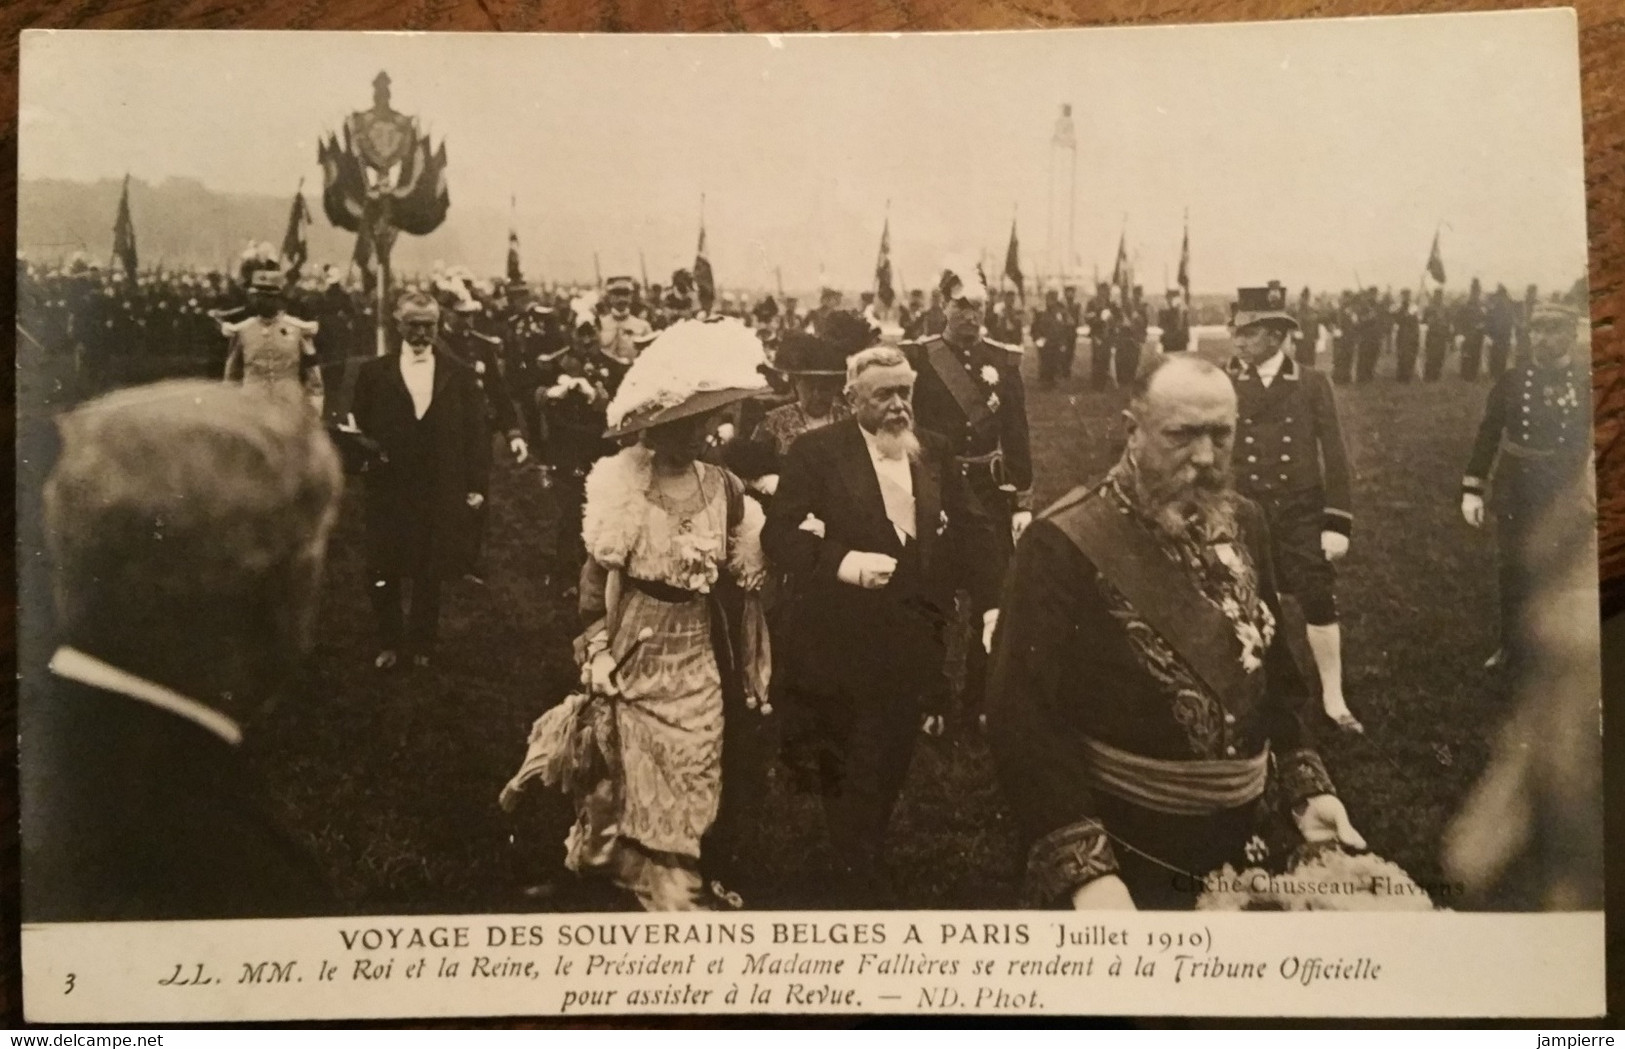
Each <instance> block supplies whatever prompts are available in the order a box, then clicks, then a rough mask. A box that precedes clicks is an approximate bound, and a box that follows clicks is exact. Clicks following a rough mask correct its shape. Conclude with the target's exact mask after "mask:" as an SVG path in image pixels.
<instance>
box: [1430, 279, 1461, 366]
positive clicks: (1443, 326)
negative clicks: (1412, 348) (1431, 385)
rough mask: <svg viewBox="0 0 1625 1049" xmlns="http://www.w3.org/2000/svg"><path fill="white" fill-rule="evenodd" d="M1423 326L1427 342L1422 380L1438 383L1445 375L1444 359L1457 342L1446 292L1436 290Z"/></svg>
mask: <svg viewBox="0 0 1625 1049" xmlns="http://www.w3.org/2000/svg"><path fill="white" fill-rule="evenodd" d="M1422 326H1423V327H1424V328H1425V329H1426V334H1425V336H1424V338H1425V340H1426V342H1425V345H1424V347H1423V351H1422V380H1423V381H1424V382H1438V381H1439V376H1441V375H1443V374H1444V359H1445V356H1446V355H1447V354H1448V353H1449V352H1450V346H1451V344H1452V343H1453V342H1454V341H1455V333H1454V332H1452V331H1451V329H1450V311H1449V310H1447V309H1445V305H1444V292H1443V291H1440V290H1438V289H1435V290H1434V292H1433V299H1432V300H1431V301H1430V302H1429V303H1428V306H1427V309H1425V310H1423V311H1422Z"/></svg>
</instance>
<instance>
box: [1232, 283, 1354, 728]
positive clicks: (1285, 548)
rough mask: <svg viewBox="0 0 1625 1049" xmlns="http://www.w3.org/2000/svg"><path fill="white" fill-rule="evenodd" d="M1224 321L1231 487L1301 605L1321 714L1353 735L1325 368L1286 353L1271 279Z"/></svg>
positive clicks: (1333, 409)
mask: <svg viewBox="0 0 1625 1049" xmlns="http://www.w3.org/2000/svg"><path fill="white" fill-rule="evenodd" d="M1231 326H1232V329H1233V330H1234V333H1235V341H1236V356H1235V357H1234V358H1233V359H1232V360H1231V361H1230V364H1229V366H1228V368H1227V370H1228V371H1229V373H1230V378H1231V380H1232V381H1233V382H1234V383H1235V384H1236V395H1237V397H1238V398H1239V400H1240V405H1241V422H1240V425H1239V426H1238V428H1237V438H1238V440H1237V441H1236V445H1235V466H1236V487H1237V489H1238V490H1239V491H1240V492H1241V494H1243V495H1245V496H1247V497H1248V498H1249V499H1252V500H1254V501H1255V502H1257V503H1258V505H1259V506H1260V507H1261V508H1262V509H1263V511H1264V520H1265V521H1266V522H1267V524H1268V525H1269V535H1270V541H1271V548H1272V551H1273V560H1274V563H1275V571H1276V572H1277V574H1278V575H1277V580H1278V583H1277V585H1278V586H1279V588H1280V591H1281V593H1283V594H1289V595H1291V596H1292V597H1294V598H1296V599H1297V602H1298V604H1299V606H1300V607H1301V608H1302V610H1303V618H1304V621H1305V622H1306V623H1307V625H1308V635H1309V649H1310V651H1311V652H1312V653H1313V654H1314V659H1315V668H1316V670H1317V672H1318V673H1319V677H1320V691H1321V703H1322V705H1323V706H1324V708H1325V711H1326V716H1327V717H1328V718H1331V719H1332V721H1334V722H1336V723H1337V726H1338V728H1340V729H1342V730H1343V731H1344V732H1349V733H1354V734H1359V733H1362V732H1364V731H1365V729H1364V727H1363V726H1362V725H1361V724H1360V722H1359V719H1357V718H1356V717H1355V716H1354V715H1353V714H1352V713H1351V712H1350V711H1349V708H1348V703H1347V701H1346V700H1345V699H1344V697H1343V640H1342V629H1341V627H1340V626H1339V624H1338V615H1337V596H1336V582H1337V573H1336V570H1335V568H1334V567H1333V566H1334V564H1335V563H1336V562H1337V561H1339V560H1341V559H1342V558H1343V556H1344V555H1345V554H1347V553H1348V549H1349V536H1350V534H1351V533H1352V532H1353V528H1354V513H1353V510H1352V503H1351V500H1350V494H1349V476H1350V470H1349V459H1348V450H1347V448H1346V446H1345V445H1344V443H1343V430H1342V426H1341V424H1340V423H1339V422H1338V418H1337V400H1336V398H1335V397H1334V396H1333V394H1332V387H1331V384H1330V383H1329V382H1327V380H1326V377H1325V375H1323V374H1322V373H1321V372H1318V371H1314V370H1312V369H1309V368H1305V367H1303V366H1302V365H1300V364H1298V362H1297V361H1296V360H1294V359H1293V358H1292V357H1291V356H1290V355H1288V354H1287V352H1286V348H1287V346H1289V345H1290V344H1291V341H1292V335H1293V333H1295V332H1296V331H1297V330H1298V322H1297V321H1296V320H1295V319H1294V318H1293V316H1292V315H1291V314H1290V313H1288V312H1287V309H1286V289H1285V288H1284V287H1282V286H1281V284H1280V283H1279V282H1275V281H1272V282H1271V283H1270V284H1269V285H1268V286H1267V287H1263V288H1242V289H1240V291H1239V292H1238V293H1237V299H1236V304H1235V307H1234V311H1233V313H1232V317H1231Z"/></svg>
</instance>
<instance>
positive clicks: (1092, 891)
mask: <svg viewBox="0 0 1625 1049" xmlns="http://www.w3.org/2000/svg"><path fill="white" fill-rule="evenodd" d="M1072 909H1073V910H1075V911H1134V910H1139V908H1138V907H1136V906H1134V897H1132V896H1130V895H1129V894H1128V886H1127V885H1124V884H1123V879H1122V878H1119V877H1118V876H1117V875H1115V874H1103V875H1101V876H1100V877H1098V878H1093V879H1091V880H1089V881H1086V882H1084V883H1083V884H1082V885H1080V886H1078V887H1077V889H1076V890H1075V891H1074V892H1073V893H1072Z"/></svg>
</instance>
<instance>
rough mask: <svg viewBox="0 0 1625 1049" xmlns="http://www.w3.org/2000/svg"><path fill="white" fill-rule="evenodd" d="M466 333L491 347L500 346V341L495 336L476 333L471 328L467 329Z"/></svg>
mask: <svg viewBox="0 0 1625 1049" xmlns="http://www.w3.org/2000/svg"><path fill="white" fill-rule="evenodd" d="M468 333H469V334H470V335H472V336H474V337H475V338H476V339H484V340H485V341H486V342H488V343H490V344H491V345H492V346H501V345H502V340H501V339H499V338H497V337H496V336H495V335H487V334H485V332H483V331H476V330H475V329H473V328H470V329H468Z"/></svg>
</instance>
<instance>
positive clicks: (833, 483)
mask: <svg viewBox="0 0 1625 1049" xmlns="http://www.w3.org/2000/svg"><path fill="white" fill-rule="evenodd" d="M846 375H847V382H846V391H847V398H848V402H849V403H850V405H851V408H852V417H851V418H849V419H846V420H843V421H841V422H838V423H834V424H832V425H830V426H826V427H823V428H821V429H818V430H813V431H811V432H808V433H806V434H804V435H802V436H801V437H800V438H798V439H797V440H796V442H795V443H794V444H793V445H791V447H790V451H789V454H788V455H787V456H786V457H785V462H784V466H783V470H782V472H781V475H780V481H779V486H778V490H777V493H776V494H775V496H774V499H773V505H772V507H771V508H770V510H769V513H768V519H767V525H766V528H765V529H764V531H763V535H762V540H763V545H764V547H765V549H766V551H767V554H768V557H769V558H770V559H771V560H772V561H773V562H774V563H775V564H777V565H778V566H779V567H781V568H782V569H784V570H786V571H788V572H789V573H790V574H791V576H792V577H793V579H794V585H795V586H796V588H797V593H798V594H799V595H800V610H799V611H800V615H799V616H798V621H797V624H796V630H795V631H794V632H793V634H789V635H788V636H789V637H790V644H789V645H788V646H787V648H788V649H789V651H786V652H783V653H782V654H781V656H780V658H782V659H784V660H787V661H789V663H790V664H791V665H792V666H793V667H794V674H795V678H796V682H797V692H798V704H799V705H800V706H801V707H802V709H801V710H798V711H795V712H787V713H788V714H792V716H793V717H796V718H799V719H801V722H802V724H803V725H805V726H806V729H807V732H806V737H807V738H808V739H809V740H810V742H811V746H812V749H813V750H814V752H815V754H816V760H817V764H818V774H819V784H820V789H821V792H822V794H823V798H824V813H825V817H826V820H827V822H828V826H829V834H830V839H831V843H832V844H833V845H834V847H835V852H836V855H837V856H838V857H839V860H840V863H841V866H842V872H841V874H842V877H841V884H840V886H839V888H840V893H841V897H842V899H841V901H840V902H841V903H842V904H844V905H845V906H848V907H855V908H866V907H883V906H887V905H890V904H891V903H892V902H893V899H894V896H893V891H892V889H891V887H890V884H889V882H888V879H887V877H886V875H885V872H884V867H883V862H882V855H881V853H882V849H883V845H884V841H885V834H886V825H887V823H888V821H889V820H890V818H891V813H892V809H893V807H894V805H895V804H896V801H897V797H898V794H899V793H900V791H901V789H902V786H903V781H904V778H905V777H906V776H907V773H908V765H909V760H910V758H911V756H912V755H913V752H914V744H915V739H916V736H917V731H916V729H917V726H918V725H919V719H920V715H921V713H922V712H923V713H926V714H940V712H941V711H942V709H943V708H944V707H945V706H946V703H947V699H948V679H947V676H946V674H945V668H944V657H945V648H944V628H945V626H946V624H947V621H948V618H949V616H950V614H951V612H952V610H953V607H954V606H953V601H954V594H955V592H956V590H958V589H960V588H965V589H968V590H969V591H970V592H971V594H972V595H973V598H974V600H976V601H977V602H978V603H979V604H978V607H983V608H993V607H994V602H995V595H996V590H997V587H998V579H997V576H996V566H997V564H998V563H999V562H998V561H997V559H996V558H995V557H994V556H993V543H994V537H993V534H992V529H993V526H994V523H993V522H991V521H990V520H989V519H988V517H987V515H986V514H984V513H982V512H980V509H979V508H978V507H976V506H975V505H974V503H973V496H972V495H971V492H970V489H969V486H968V484H967V483H966V480H965V477H964V474H963V472H962V471H961V470H960V469H959V468H958V466H957V465H956V462H955V459H954V456H953V451H952V449H951V448H950V447H949V446H948V443H947V441H946V440H945V439H944V438H942V437H939V436H938V435H936V434H932V433H928V432H924V431H919V432H917V431H916V430H915V429H914V409H913V395H914V382H915V372H914V369H913V368H912V367H911V366H910V364H909V360H908V357H907V356H905V355H904V354H903V353H902V352H901V351H900V350H897V349H894V348H891V347H886V346H877V347H873V348H870V349H866V350H863V351H862V352H860V353H857V354H855V355H853V356H852V357H851V358H850V359H849V360H848V363H847V371H846Z"/></svg>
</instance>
